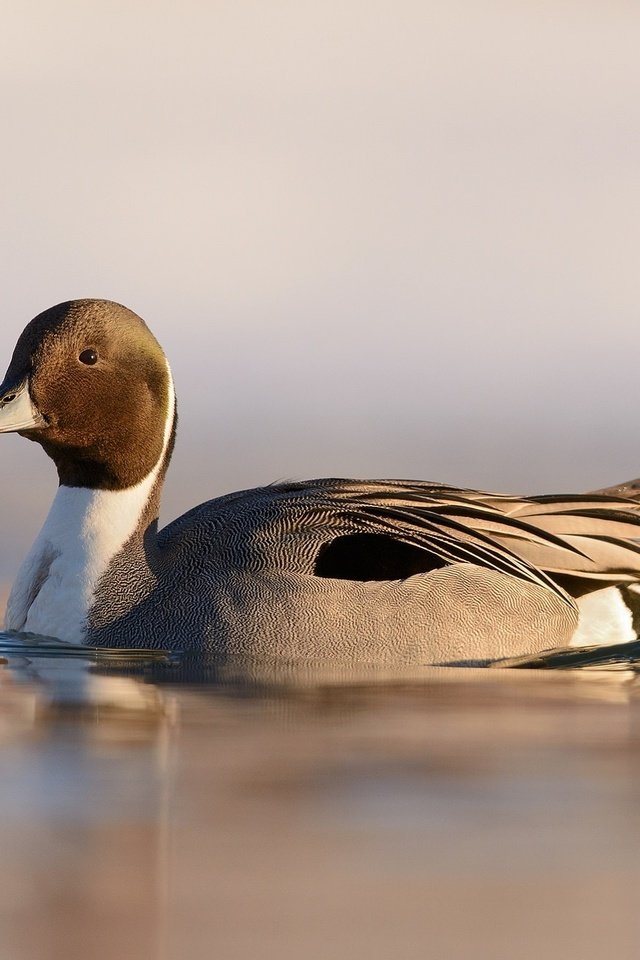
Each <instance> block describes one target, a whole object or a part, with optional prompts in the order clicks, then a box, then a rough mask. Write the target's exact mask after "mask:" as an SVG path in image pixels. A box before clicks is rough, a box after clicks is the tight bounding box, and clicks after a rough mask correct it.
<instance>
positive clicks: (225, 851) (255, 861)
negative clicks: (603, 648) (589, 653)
mask: <svg viewBox="0 0 640 960" xmlns="http://www.w3.org/2000/svg"><path fill="white" fill-rule="evenodd" d="M0 655H1V656H2V657H3V659H4V661H5V662H4V665H3V666H1V667H0V746H1V749H0V812H1V813H2V818H3V820H2V825H3V829H2V831H0V863H2V866H3V873H2V876H3V879H4V881H5V882H4V884H3V897H2V921H1V922H0V932H1V933H2V942H3V950H5V951H6V955H7V956H8V957H9V958H11V960H27V958H28V960H39V958H41V957H42V958H47V960H49V958H58V957H60V958H63V957H64V958H65V960H67V958H72V960H73V958H75V957H82V958H84V957H87V956H90V957H92V960H102V958H105V960H106V958H109V960H111V958H113V957H114V956H118V957H120V956H122V957H125V958H128V957H131V958H134V957H135V958H138V957H140V958H142V957H144V958H146V957H150V958H156V957H158V958H171V960H173V958H174V957H175V958H176V960H178V958H182V957H185V956H188V957H189V958H190V960H191V958H193V960H199V958H201V957H202V958H203V960H204V958H207V960H209V958H210V957H211V956H216V957H221V958H225V960H226V958H236V957H237V958H245V957H246V958H251V960H253V958H255V957H260V958H266V960H270V958H272V957H273V958H276V957H277V958H283V960H288V958H291V960H293V958H295V960H299V958H300V957H304V958H305V960H308V958H312V960H313V958H318V960H320V958H323V960H324V958H326V957H332V958H334V957H335V958H338V960H342V958H346V957H349V958H350V960H352V958H357V957H360V956H362V957H367V958H373V960H377V958H380V960H382V958H384V960H388V958H389V957H396V956H397V957H400V956H401V957H402V958H403V960H404V958H413V957H415V958H418V957H420V958H421V960H422V958H423V957H424V956H425V955H427V956H435V957H456V958H457V957H466V956H469V957H474V960H475V958H479V960H483V958H485V957H486V958H487V960H488V958H492V960H493V958H497V957H505V958H506V957H511V956H518V957H519V958H520V957H524V958H528V957H531V958H534V957H535V958H536V960H539V958H540V957H541V956H545V957H547V958H555V957H558V958H560V957H562V958H564V957H566V956H579V957H580V958H581V960H590V958H592V957H593V958H595V957H598V958H599V957H601V956H602V955H603V954H604V953H605V952H606V953H608V954H612V955H614V956H615V957H616V958H617V960H618V958H620V960H626V958H627V957H628V958H631V957H632V956H633V957H635V951H636V943H637V935H638V933H639V932H640V931H638V929H637V927H638V921H637V919H636V916H637V912H636V910H635V887H636V883H637V880H638V854H639V853H640V851H639V850H638V845H639V844H638V838H639V837H640V830H639V827H640V823H639V822H638V819H639V815H638V811H639V809H640V806H639V804H638V800H639V799H640V786H639V785H640V778H639V777H638V773H640V769H639V766H640V755H639V754H638V750H637V744H638V742H640V726H639V725H638V718H639V716H640V714H639V707H638V698H637V689H638V685H637V678H636V673H635V667H634V665H633V663H631V662H628V663H626V664H625V665H623V666H622V667H621V666H619V665H618V666H615V665H613V666H609V667H605V666H603V665H602V664H599V665H598V666H597V669H596V668H593V669H592V668H586V669H581V670H509V669H503V670H498V669H492V670H487V669H462V668H460V669H446V668H423V669H413V670H410V669H409V668H403V669H402V670H400V671H395V672H393V673H390V672H389V671H388V670H385V671H378V670H376V669H375V668H372V667H368V666H366V665H362V666H360V667H358V669H357V670H355V669H352V670H349V671H346V670H344V669H337V668H333V667H331V666H330V665H326V664H325V665H323V664H307V665H299V664H298V665H296V664H273V663H271V664H269V663H255V662H246V661H245V662H231V661H226V662H224V663H212V662H205V661H202V660H200V661H198V660H197V659H193V658H191V659H182V658H180V657H174V656H171V657H169V656H163V655H162V654H151V655H147V654H145V653H144V652H140V651H125V652H122V651H119V652H118V653H117V654H116V653H113V652H109V651H89V650H86V649H84V648H67V647H65V646H64V645H61V644H59V643H52V642H51V641H48V640H43V639H38V638H33V637H31V638H19V637H15V636H14V637H7V636H4V637H3V638H0ZM425 945H428V950H427V951H426V953H425V950H426V946H425Z"/></svg>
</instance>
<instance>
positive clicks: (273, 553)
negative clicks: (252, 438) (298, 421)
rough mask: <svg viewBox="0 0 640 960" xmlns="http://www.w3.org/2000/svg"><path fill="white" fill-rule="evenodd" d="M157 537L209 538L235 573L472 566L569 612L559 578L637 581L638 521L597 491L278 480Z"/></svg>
mask: <svg viewBox="0 0 640 960" xmlns="http://www.w3.org/2000/svg"><path fill="white" fill-rule="evenodd" d="M160 537H161V543H166V544H169V543H170V542H171V541H172V540H174V541H176V540H177V541H179V542H183V543H185V544H192V543H193V542H198V543H203V541H205V540H209V542H211V543H212V549H214V546H213V544H215V550H216V551H217V555H218V556H220V557H223V558H224V559H223V563H224V564H226V565H227V568H228V567H230V566H236V567H237V568H241V569H243V570H246V569H251V568H253V569H265V568H270V569H279V570H282V571H286V570H289V571H291V572H292V573H298V574H305V575H316V576H320V577H332V578H337V579H342V580H360V581H366V580H401V579H405V578H407V577H409V576H411V575H413V574H415V573H426V572H428V571H430V570H434V569H436V568H438V567H442V566H446V565H448V564H454V563H472V564H475V565H476V566H479V567H483V568H485V569H490V570H493V571H496V572H499V573H503V574H507V575H509V576H512V577H516V578H518V579H520V580H524V581H526V582H528V583H529V584H535V585H536V586H542V587H545V588H546V589H548V590H551V591H552V592H553V593H555V594H557V595H559V596H561V597H562V598H563V599H564V600H565V601H566V602H567V603H569V604H571V602H572V601H571V600H570V599H569V598H568V597H567V595H566V594H565V592H564V590H563V589H562V587H561V586H560V585H559V584H558V583H557V582H556V577H557V575H558V573H566V574H569V575H571V576H573V577H581V578H584V577H593V578H599V579H600V580H604V581H606V582H608V583H611V582H616V583H618V582H619V583H624V582H629V581H635V580H637V579H640V549H639V548H638V546H637V545H636V544H635V543H634V542H633V538H634V537H640V515H636V514H635V513H634V512H633V510H630V509H629V503H628V501H626V500H624V499H621V498H615V497H607V496H599V495H588V496H575V497H531V498H519V497H510V496H505V495H501V494H489V493H481V492H479V491H476V490H463V489H459V488H456V487H450V486H447V485H443V484H435V483H426V482H420V481H404V480H341V479H337V480H336V479H326V480H312V481H305V482H294V483H280V484H274V485H271V486H268V487H263V488H259V489H255V490H247V491H242V492H240V493H236V494H233V495H230V496H228V497H222V498H220V499H219V500H215V501H209V503H206V504H201V505H200V506H199V507H196V508H194V510H192V511H190V512H189V513H188V514H185V515H184V516H183V517H182V518H180V519H179V520H177V521H174V523H173V524H170V526H169V527H168V528H166V529H165V531H162V533H161V535H160ZM561 582H562V583H563V585H564V581H561Z"/></svg>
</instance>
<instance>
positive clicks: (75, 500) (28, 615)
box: [5, 379, 175, 643]
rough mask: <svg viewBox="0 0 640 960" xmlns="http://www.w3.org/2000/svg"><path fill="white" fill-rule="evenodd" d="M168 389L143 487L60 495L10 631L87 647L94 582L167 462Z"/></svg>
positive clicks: (34, 551) (29, 563)
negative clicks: (157, 452)
mask: <svg viewBox="0 0 640 960" xmlns="http://www.w3.org/2000/svg"><path fill="white" fill-rule="evenodd" d="M169 386H170V403H169V410H168V416H167V422H166V424H165V436H164V447H163V451H162V455H161V457H160V459H159V460H158V463H157V464H156V466H155V467H154V469H153V470H152V471H151V473H149V474H148V476H146V477H145V478H144V480H142V481H141V482H140V483H138V484H136V486H134V487H129V488H128V489H126V490H93V489H90V488H87V487H66V486H60V487H59V488H58V492H57V494H56V496H55V499H54V501H53V504H52V506H51V510H50V511H49V515H48V516H47V519H46V520H45V523H44V526H43V528H42V530H41V531H40V533H39V535H38V537H37V539H36V541H35V543H34V544H33V546H32V547H31V550H30V551H29V553H28V555H27V557H26V559H25V561H24V563H23V564H22V567H21V568H20V571H19V573H18V576H17V578H16V581H15V583H14V585H13V588H12V590H11V595H10V597H9V603H8V605H7V614H6V618H5V625H6V628H7V629H8V630H17V631H20V632H24V633H40V634H44V635H45V636H51V637H58V638H59V639H61V640H67V641H69V642H71V643H83V642H84V641H85V639H86V624H87V616H88V614H89V611H90V609H91V606H92V603H93V598H94V596H95V591H96V587H97V585H98V582H99V580H100V578H101V577H102V576H103V574H104V573H105V572H106V570H107V568H108V567H109V564H110V563H111V561H112V560H113V559H114V557H116V556H117V554H118V553H119V552H120V551H121V550H122V548H123V547H124V545H125V544H126V543H127V542H128V541H129V540H130V539H131V537H132V536H133V535H134V534H135V533H136V531H138V530H140V528H141V522H142V519H143V517H144V515H145V513H146V512H147V506H148V504H149V501H150V498H151V496H152V493H153V490H154V488H155V486H156V481H157V479H158V476H159V474H160V471H161V469H162V467H163V464H164V461H165V457H166V454H167V449H168V446H169V442H170V439H171V432H172V429H173V422H174V416H175V397H174V392H173V383H172V381H171V379H170V383H169ZM114 588H115V585H114Z"/></svg>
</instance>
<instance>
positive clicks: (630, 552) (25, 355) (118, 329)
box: [0, 300, 640, 663]
mask: <svg viewBox="0 0 640 960" xmlns="http://www.w3.org/2000/svg"><path fill="white" fill-rule="evenodd" d="M175 430H176V404H175V396H174V387H173V381H172V377H171V372H170V369H169V365H168V363H167V360H166V358H165V355H164V353H163V351H162V349H161V347H160V346H159V344H158V342H157V341H156V339H155V338H154V337H153V335H152V334H151V332H150V331H149V329H148V328H147V326H146V325H145V323H144V322H143V321H142V320H141V319H140V318H139V317H138V316H136V314H134V313H132V312H131V311H130V310H128V309H126V308H125V307H123V306H120V305H119V304H116V303H110V302H108V301H104V300H75V301H69V302H66V303H61V304H58V305H57V306H55V307H52V308H51V309H50V310H47V311H45V312H44V313H41V314H40V315H39V316H37V317H36V318H35V319H34V320H32V321H31V322H30V323H29V324H28V326H27V327H26V329H25V330H24V331H23V333H22V335H21V336H20V338H19V340H18V343H17V345H16V348H15V351H14V354H13V358H12V360H11V364H10V366H9V369H8V371H7V374H6V377H5V380H4V383H3V384H2V386H1V387H0V432H9V431H17V432H18V433H20V434H21V435H22V436H25V437H27V438H29V439H31V440H35V441H37V442H38V443H40V444H41V446H42V447H43V448H44V450H45V452H46V453H47V454H48V455H49V456H50V457H51V459H52V460H53V461H54V463H55V465H56V468H57V471H58V477H59V481H60V484H59V488H58V491H57V493H56V496H55V499H54V501H53V505H52V507H51V510H50V512H49V515H48V516H47V519H46V521H45V523H44V526H43V528H42V531H41V532H40V534H39V536H38V538H37V539H36V541H35V543H34V545H33V547H32V548H31V551H30V552H29V554H28V556H27V558H26V560H25V561H24V563H23V565H22V568H21V570H20V572H19V573H18V576H17V579H16V581H15V584H14V586H13V589H12V592H11V596H10V600H9V604H8V608H7V615H6V627H7V628H8V629H10V630H14V631H19V632H31V633H39V634H45V635H49V636H56V637H59V638H62V639H64V640H68V641H72V642H80V643H88V644H93V645H101V646H103V645H104V646H150V647H170V648H190V649H194V648H195V649H199V650H206V651H212V652H214V653H217V654H237V655H239V656H247V655H248V656H276V657H286V658H296V659H298V658H313V659H325V658H334V659H335V660H336V661H341V662H353V661H373V662H386V663H392V662H396V663H400V662H405V663H406V662H416V663H420V662H422V663H426V662H431V663H434V662H435V663H447V662H454V661H478V660H489V659H493V658H498V657H503V656H513V655H516V654H519V653H526V652H536V651H539V650H541V649H544V648H548V647H553V646H560V645H563V644H566V643H568V642H569V641H570V640H571V638H572V636H574V635H575V632H576V628H577V626H578V603H577V602H576V598H577V597H579V596H580V595H584V594H589V593H590V592H592V591H594V590H595V589H599V590H600V591H601V590H602V588H605V587H610V586H611V585H617V586H620V585H624V584H633V583H635V581H636V580H637V579H638V577H640V551H639V549H638V547H637V546H636V545H635V544H634V543H633V542H632V540H633V538H634V537H636V536H638V533H639V523H640V521H639V519H638V516H637V515H636V510H637V505H636V504H635V503H633V502H630V501H629V500H628V499H626V496H619V495H616V494H615V493H614V494H611V493H608V492H604V493H601V494H591V495H583V496H570V497H533V498H514V497H507V496H501V495H495V494H486V493H479V492H477V491H473V490H459V489H456V488H454V487H449V486H443V485H440V484H434V483H426V482H412V481H411V482H405V481H399V480H375V481H363V480H315V481H309V482H305V483H297V482H296V483H284V484H276V485H271V486H265V487H261V488H258V489H255V490H248V491H243V492H240V493H233V494H230V495H228V496H223V497H220V498H218V499H215V500H210V501H208V502H207V503H203V504H201V505H200V506H197V507H195V508H194V509H192V510H190V511H189V512H188V513H186V514H185V515H184V516H182V517H180V518H179V519H177V520H175V521H174V522H173V523H170V524H169V525H168V526H166V527H165V528H164V529H162V530H160V531H159V532H158V512H159V504H160V495H161V491H162V484H163V481H164V477H165V473H166V470H167V467H168V465H169V460H170V458H171V452H172V448H173V441H174V436H175ZM587 627H588V624H587ZM582 629H583V632H584V629H585V627H584V624H583V626H582ZM586 638H588V637H586ZM582 639H585V636H583V637H582Z"/></svg>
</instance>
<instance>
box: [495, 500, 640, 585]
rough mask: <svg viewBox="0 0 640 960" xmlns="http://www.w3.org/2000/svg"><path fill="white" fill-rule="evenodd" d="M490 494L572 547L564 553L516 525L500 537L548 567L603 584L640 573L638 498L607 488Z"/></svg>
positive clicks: (516, 515)
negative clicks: (521, 494) (518, 496)
mask: <svg viewBox="0 0 640 960" xmlns="http://www.w3.org/2000/svg"><path fill="white" fill-rule="evenodd" d="M617 489H619V488H611V490H612V491H613V490H617ZM638 492H639V493H640V489H639V491H638ZM488 499H489V501H490V502H493V503H495V504H496V505H497V506H498V507H499V508H502V509H504V510H505V513H506V515H507V516H509V517H512V518H513V519H519V520H521V521H522V522H524V523H525V524H527V525H529V526H531V527H533V528H534V529H535V530H537V531H539V532H540V533H543V532H544V533H546V534H548V535H549V536H552V537H554V538H556V539H557V540H560V541H561V542H562V543H563V544H564V545H565V546H566V547H567V548H570V549H571V550H573V552H570V551H569V552H566V553H564V554H562V553H560V552H559V551H558V550H557V549H555V548H554V547H551V548H550V547H549V545H547V544H545V543H542V542H540V541H539V540H533V539H527V538H526V537H525V538H522V537H520V536H519V535H518V532H517V531H516V530H514V531H510V532H508V533H507V535H506V538H503V537H501V542H502V543H503V544H504V545H505V546H510V547H511V549H512V550H513V551H514V552H515V553H517V554H518V555H519V556H521V557H523V558H524V559H526V560H527V561H528V562H529V563H531V564H533V565H534V566H539V567H541V568H542V569H543V570H545V571H546V572H547V573H550V574H552V575H556V574H560V575H564V576H570V577H578V578H580V579H581V580H593V581H597V582H598V583H602V584H603V585H604V584H605V583H608V584H613V583H632V582H635V581H636V580H638V579H640V503H636V502H634V501H633V500H630V499H628V498H627V497H623V496H619V495H617V494H613V493H609V492H608V491H602V492H600V491H598V492H596V493H587V494H573V495H566V494H562V495H547V496H539V497H528V498H526V499H511V500H510V499H508V498H507V499H505V498H500V497H498V498H492V497H489V498H488ZM594 585H595V584H594Z"/></svg>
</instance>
